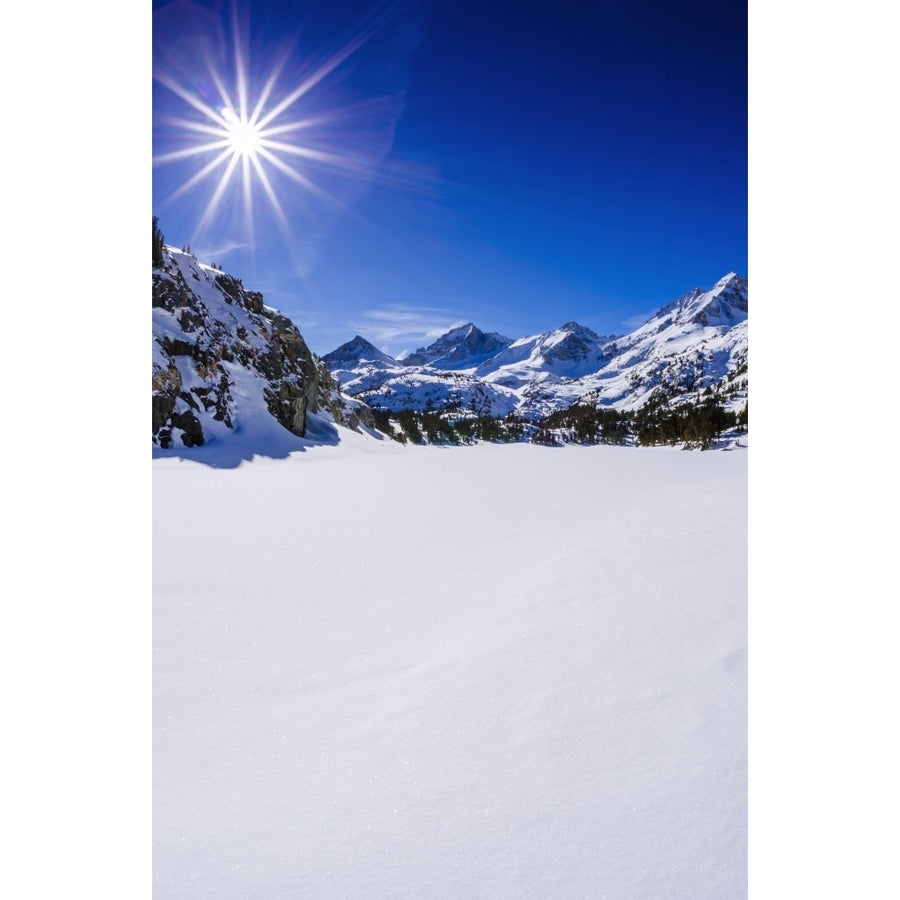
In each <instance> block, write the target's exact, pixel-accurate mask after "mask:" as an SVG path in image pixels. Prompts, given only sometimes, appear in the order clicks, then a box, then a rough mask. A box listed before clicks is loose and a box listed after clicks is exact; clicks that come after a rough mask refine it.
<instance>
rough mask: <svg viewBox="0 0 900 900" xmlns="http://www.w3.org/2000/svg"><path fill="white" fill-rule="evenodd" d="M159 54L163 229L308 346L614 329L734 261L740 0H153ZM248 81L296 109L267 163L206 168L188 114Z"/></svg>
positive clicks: (742, 94)
mask: <svg viewBox="0 0 900 900" xmlns="http://www.w3.org/2000/svg"><path fill="white" fill-rule="evenodd" d="M153 64H154V75H155V78H154V87H153V154H154V167H153V188H152V190H153V207H154V213H155V214H156V215H157V216H159V219H160V224H161V227H162V230H163V232H164V234H165V236H166V239H167V241H168V242H169V243H172V244H174V245H177V246H184V245H187V244H190V246H191V249H192V251H193V252H194V253H195V254H196V255H197V256H198V258H200V259H201V260H203V261H207V262H216V263H219V264H220V265H221V266H222V267H223V268H224V269H225V270H226V271H229V272H232V273H233V274H235V275H238V276H239V277H241V278H242V279H243V281H244V284H245V286H247V287H249V288H253V289H256V290H260V291H262V292H263V295H264V297H265V300H266V302H267V303H269V304H270V305H272V306H275V307H277V308H278V309H280V310H281V311H282V312H284V313H285V314H286V315H288V316H290V317H291V318H292V319H293V320H294V321H295V322H296V324H297V325H298V327H299V328H300V330H301V331H302V333H303V334H304V336H305V337H306V339H307V342H308V343H309V345H310V347H311V349H312V350H313V351H314V352H316V353H319V354H324V353H327V352H328V351H329V350H332V349H334V348H335V347H337V346H338V345H339V344H341V343H343V342H344V341H346V340H349V339H350V338H352V337H353V336H354V335H355V334H357V333H359V334H362V335H363V336H364V337H367V338H369V339H370V340H372V341H373V342H374V343H375V344H376V345H378V346H379V347H381V348H382V349H384V350H386V351H387V352H389V353H392V354H394V355H400V354H402V353H404V352H409V351H412V350H414V349H416V348H417V347H419V346H422V345H423V344H426V343H430V342H431V340H433V339H434V338H435V337H437V336H439V335H440V334H442V333H444V332H445V331H446V330H448V328H450V327H451V326H453V325H456V324H460V323H462V322H466V321H474V322H475V323H476V324H477V325H479V326H480V327H481V328H483V329H484V330H488V331H499V332H501V333H503V334H506V335H507V336H509V337H520V336H523V335H527V334H534V333H536V332H539V331H544V330H547V329H549V328H553V327H556V326H558V325H560V324H562V323H563V322H566V321H569V320H573V319H574V320H577V321H579V322H581V323H583V324H585V325H588V326H589V327H591V328H593V329H594V330H595V331H597V332H599V333H601V334H611V333H622V332H624V331H628V330H631V329H632V328H634V327H636V326H637V325H638V324H640V323H641V322H642V321H643V320H644V319H646V317H647V316H649V315H651V314H652V313H653V312H655V311H656V309H658V308H659V307H660V306H662V305H663V304H665V303H667V302H669V301H670V300H673V299H675V298H676V297H678V296H680V295H681V294H683V293H685V292H686V291H688V290H690V289H691V288H693V287H709V286H711V285H712V284H713V283H714V282H715V281H716V280H717V279H718V278H719V277H721V276H722V275H724V274H726V273H727V272H729V271H737V272H739V273H740V274H742V275H744V276H747V275H748V271H747V138H748V136H747V10H746V6H744V5H743V4H731V3H721V2H709V3H707V2H687V3H673V2H667V3H664V2H643V0H628V2H625V0H623V2H594V3H589V2H566V0H560V2H543V0H540V2H533V3H527V4H526V3H510V2H506V0H482V2H480V3H479V2H472V0H453V2H443V0H421V2H413V0H406V2H401V3H360V2H349V0H329V2H327V3H326V2H320V3H311V4H301V3H283V2H274V0H268V2H266V0H259V2H256V3H254V4H243V3H238V4H237V5H234V4H232V3H230V2H229V0H225V2H221V0H217V2H203V3H193V2H191V3H189V2H184V0H177V2H175V3H154V15H153ZM241 73H243V74H241ZM216 79H218V86H217V83H216ZM242 83H243V85H244V89H243V95H244V96H245V97H246V102H247V107H246V115H245V118H250V116H251V115H252V112H253V110H254V109H256V108H257V106H258V107H259V118H260V119H266V117H267V116H271V118H270V120H269V121H268V122H266V123H265V127H266V128H270V129H271V128H274V129H278V128H280V127H281V126H290V127H289V128H288V129H287V130H281V131H278V132H272V133H270V134H269V135H268V136H266V135H262V137H263V138H264V139H265V140H269V141H270V144H269V145H268V146H267V148H266V154H268V155H263V154H262V153H260V154H259V155H258V156H257V160H258V164H259V167H260V169H261V171H262V173H263V174H262V176H260V175H259V173H258V172H257V170H256V167H255V165H254V164H253V162H252V160H249V159H248V160H246V161H245V160H244V159H243V158H241V157H236V158H235V163H236V165H235V167H234V170H233V172H232V173H231V175H230V177H228V178H225V177H224V173H225V172H226V169H227V166H228V162H229V159H231V152H230V147H228V146H225V147H224V149H223V147H222V146H221V144H222V143H223V142H222V140H221V136H220V135H219V136H217V135H215V134H212V133H208V132H204V131H201V130H197V128H196V126H197V124H201V125H204V126H206V127H209V126H212V128H213V129H218V130H220V131H224V127H223V124H222V122H223V120H218V121H217V122H215V121H214V118H215V117H216V116H217V115H221V114H222V110H223V109H224V108H225V107H226V106H227V101H230V102H231V104H232V105H233V107H234V109H235V118H240V115H241V114H240V102H239V99H238V98H239V96H240V95H241V93H242V91H241V88H240V85H241V84H242ZM267 85H268V87H267ZM197 101H200V102H199V103H198V102H197ZM279 107H281V108H279ZM273 113H274V115H272V114H273ZM216 141H218V142H219V144H220V146H219V147H217V148H215V149H209V150H207V151H205V152H202V153H201V152H196V153H192V154H190V155H179V154H183V151H185V150H189V149H191V148H195V149H196V148H200V147H202V146H203V145H204V144H210V143H213V142H216ZM219 155H222V159H220V161H219V163H218V165H217V166H215V167H212V168H210V169H209V171H208V172H205V174H203V173H204V168H205V167H206V166H207V165H209V164H210V163H212V162H213V161H214V160H215V159H216V158H217V157H218V156H219ZM245 164H246V170H247V175H246V179H245V176H244V174H243V172H244V167H245ZM248 189H249V194H247V190H248Z"/></svg>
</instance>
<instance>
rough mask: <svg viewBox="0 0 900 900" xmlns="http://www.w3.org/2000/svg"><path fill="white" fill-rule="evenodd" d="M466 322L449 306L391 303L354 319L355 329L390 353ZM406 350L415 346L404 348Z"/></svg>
mask: <svg viewBox="0 0 900 900" xmlns="http://www.w3.org/2000/svg"><path fill="white" fill-rule="evenodd" d="M463 324H465V322H464V320H461V319H457V318H455V317H454V316H453V313H451V312H449V311H448V310H445V309H437V308H429V307H424V308H423V307H406V306H391V307H385V308H380V309H372V310H368V311H367V312H364V313H362V314H361V316H360V318H359V319H357V320H356V321H355V322H354V323H353V328H354V330H355V331H356V332H357V333H358V334H360V335H362V336H363V337H364V338H366V340H369V341H371V342H372V343H373V344H375V345H376V346H378V347H380V348H381V349H382V350H384V351H385V352H387V353H394V352H395V349H394V348H396V347H398V346H400V345H403V346H404V347H409V346H412V347H414V348H418V347H422V346H425V345H426V344H429V343H431V342H433V341H434V340H436V339H437V338H439V337H440V336H441V335H443V334H446V333H447V332H448V331H449V330H450V329H451V328H456V327H457V326H459V325H463ZM400 352H401V353H402V354H406V353H410V352H412V351H411V350H403V351H400Z"/></svg>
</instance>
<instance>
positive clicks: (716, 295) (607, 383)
mask: <svg viewBox="0 0 900 900" xmlns="http://www.w3.org/2000/svg"><path fill="white" fill-rule="evenodd" d="M490 339H492V340H490ZM359 340H361V339H360V338H356V339H354V342H357V341H359ZM467 340H468V341H469V343H468V344H467V343H466V341H467ZM354 342H350V343H349V344H345V345H343V346H342V347H339V348H338V349H337V350H335V351H333V352H332V353H330V354H326V356H325V357H323V358H324V359H325V360H326V362H328V364H329V366H331V367H332V368H333V370H334V374H335V376H336V377H337V378H338V380H339V381H340V382H341V385H342V386H343V388H344V390H345V391H347V392H348V393H349V394H351V395H353V396H356V397H359V398H360V399H363V400H365V401H366V402H367V403H369V404H370V405H372V406H382V407H385V408H387V409H392V410H399V409H402V408H404V407H408V408H413V409H418V410H423V409H428V408H437V409H440V408H443V405H448V404H451V403H459V404H460V405H462V406H463V407H465V408H470V409H473V410H476V411H478V412H482V413H485V414H491V415H505V414H506V413H508V412H510V411H516V412H518V413H519V414H522V415H524V416H526V417H528V418H532V419H537V418H539V417H540V416H543V415H546V414H547V413H550V412H553V411H555V410H559V409H564V408H565V407H567V406H569V405H571V404H572V403H574V402H575V401H576V400H579V399H582V398H585V399H586V401H587V402H592V403H594V404H596V405H599V406H605V407H609V408H612V409H619V410H632V409H636V408H638V407H640V406H643V405H644V404H645V403H647V402H648V401H649V400H651V399H656V400H664V401H665V402H679V401H680V400H683V399H686V398H688V397H692V396H695V395H697V394H698V393H699V392H701V391H703V390H705V389H706V388H708V387H710V388H711V387H717V388H718V389H719V390H720V392H721V394H722V397H723V398H724V399H726V400H727V403H728V404H729V405H730V406H731V407H732V408H736V407H738V406H739V405H742V404H743V403H746V400H747V372H746V366H747V282H746V280H745V279H743V278H741V277H740V276H739V275H737V274H736V273H729V274H728V275H726V276H725V277H723V278H722V279H720V280H719V281H718V282H717V283H716V284H715V285H714V286H713V287H712V288H711V289H710V290H707V291H702V290H700V289H695V290H693V291H691V292H690V293H688V294H686V295H685V296H684V297H682V298H680V299H679V300H676V301H674V302H673V303H670V304H669V305H667V306H665V307H663V308H662V309H661V310H660V311H659V312H658V313H656V315H654V316H653V317H652V318H651V319H650V320H649V321H648V322H647V323H645V324H644V325H642V326H641V327H640V328H638V329H637V330H636V331H634V332H632V333H631V334H628V335H625V336H622V337H615V336H607V337H601V336H599V335H597V334H595V333H594V332H593V331H591V330H590V329H589V328H586V327H584V326H583V325H579V324H578V323H577V322H567V323H566V324H564V325H562V326H561V327H559V328H557V329H554V330H552V331H547V332H543V333H541V334H537V335H532V336H530V337H523V338H519V339H518V340H514V341H509V340H508V339H506V338H502V337H501V336H499V335H485V334H484V332H481V331H480V330H478V329H477V328H475V326H474V325H471V324H469V325H466V326H463V327H462V328H458V329H454V330H452V331H450V332H448V333H447V334H446V335H444V336H443V337H442V338H439V339H438V340H437V341H436V342H435V343H434V344H432V345H431V346H430V347H427V348H422V349H421V350H419V351H417V352H416V353H415V354H413V355H412V356H410V357H407V358H406V359H404V360H402V361H398V360H392V359H391V358H390V357H385V356H384V355H383V354H382V356H381V358H380V359H378V360H373V358H372V355H371V353H369V355H368V356H363V355H360V356H359V357H358V358H357V359H354V346H355V345H354ZM365 343H366V344H368V342H365ZM368 346H369V347H371V345H368ZM494 346H497V347H498V348H499V349H497V350H496V351H495V352H491V350H492V348H493V347H494ZM374 349H375V348H374V347H373V348H372V350H374ZM375 352H376V353H377V352H378V351H377V350H376V351H375ZM448 369H452V375H453V378H450V377H449V374H448V372H447V371H446V370H448ZM729 376H730V380H728V383H727V384H726V383H725V382H726V379H729ZM736 379H737V380H736ZM725 388H727V391H726V390H725ZM726 394H727V397H726Z"/></svg>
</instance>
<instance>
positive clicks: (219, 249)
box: [194, 238, 248, 262]
mask: <svg viewBox="0 0 900 900" xmlns="http://www.w3.org/2000/svg"><path fill="white" fill-rule="evenodd" d="M247 246H248V245H247V244H243V243H241V242H239V241H233V240H230V239H228V238H226V239H224V240H222V241H219V242H217V243H207V244H203V245H202V246H200V247H197V248H196V249H195V250H194V252H195V253H196V254H197V258H198V259H202V260H203V261H204V262H206V261H207V260H216V261H222V260H224V259H226V258H227V257H228V255H229V254H230V253H233V252H234V251H235V250H244V249H246V248H247Z"/></svg>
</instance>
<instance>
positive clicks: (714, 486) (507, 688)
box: [153, 434, 747, 900]
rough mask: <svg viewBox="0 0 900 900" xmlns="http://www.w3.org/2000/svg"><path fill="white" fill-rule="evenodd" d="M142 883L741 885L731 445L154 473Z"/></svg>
mask: <svg viewBox="0 0 900 900" xmlns="http://www.w3.org/2000/svg"><path fill="white" fill-rule="evenodd" d="M153 507H154V508H153V523H154V524H153V574H154V584H153V603H154V610H153V622H154V625H153V667H154V674H153V689H154V698H153V723H154V734H153V742H154V743H153V818H154V835H153V840H154V853H153V869H154V897H156V898H175V897H178V898H207V897H208V898H217V900H220V898H241V900H246V898H248V897H260V898H263V897H265V898H297V897H304V898H317V900H318V898H323V900H324V898H344V900H347V898H379V900H380V898H391V897H397V898H423V900H425V898H427V900H436V898H454V900H459V898H467V900H468V898H491V900H498V898H510V900H513V898H515V900H521V898H541V900H549V898H565V900H574V898H591V900H596V898H612V900H628V898H674V897H684V898H690V900H702V898H715V900H723V898H729V900H730V898H740V897H743V896H746V892H747V865H746V863H747V790H746V789H747V570H746V565H747V451H746V450H734V451H730V452H705V453H701V452H682V451H678V450H673V449H669V448H644V449H635V448H616V447H577V446H569V447H565V448H543V447H537V446H531V445H521V444H512V445H502V446H497V445H479V446H474V447H465V448H427V447H411V446H410V447H401V446H399V445H397V444H394V443H392V442H389V441H377V440H374V439H372V438H370V437H366V436H362V435H354V434H349V435H348V436H347V437H346V438H345V439H343V440H342V443H341V444H340V445H339V446H309V447H307V448H306V449H305V450H304V451H303V452H300V453H293V454H291V455H288V456H286V457H284V458H260V457H257V458H255V459H253V460H252V461H249V462H248V461H245V462H242V463H241V464H240V465H233V466H215V465H206V464H201V463H198V462H192V461H187V460H184V459H178V458H159V459H156V460H155V461H154V463H153Z"/></svg>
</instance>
